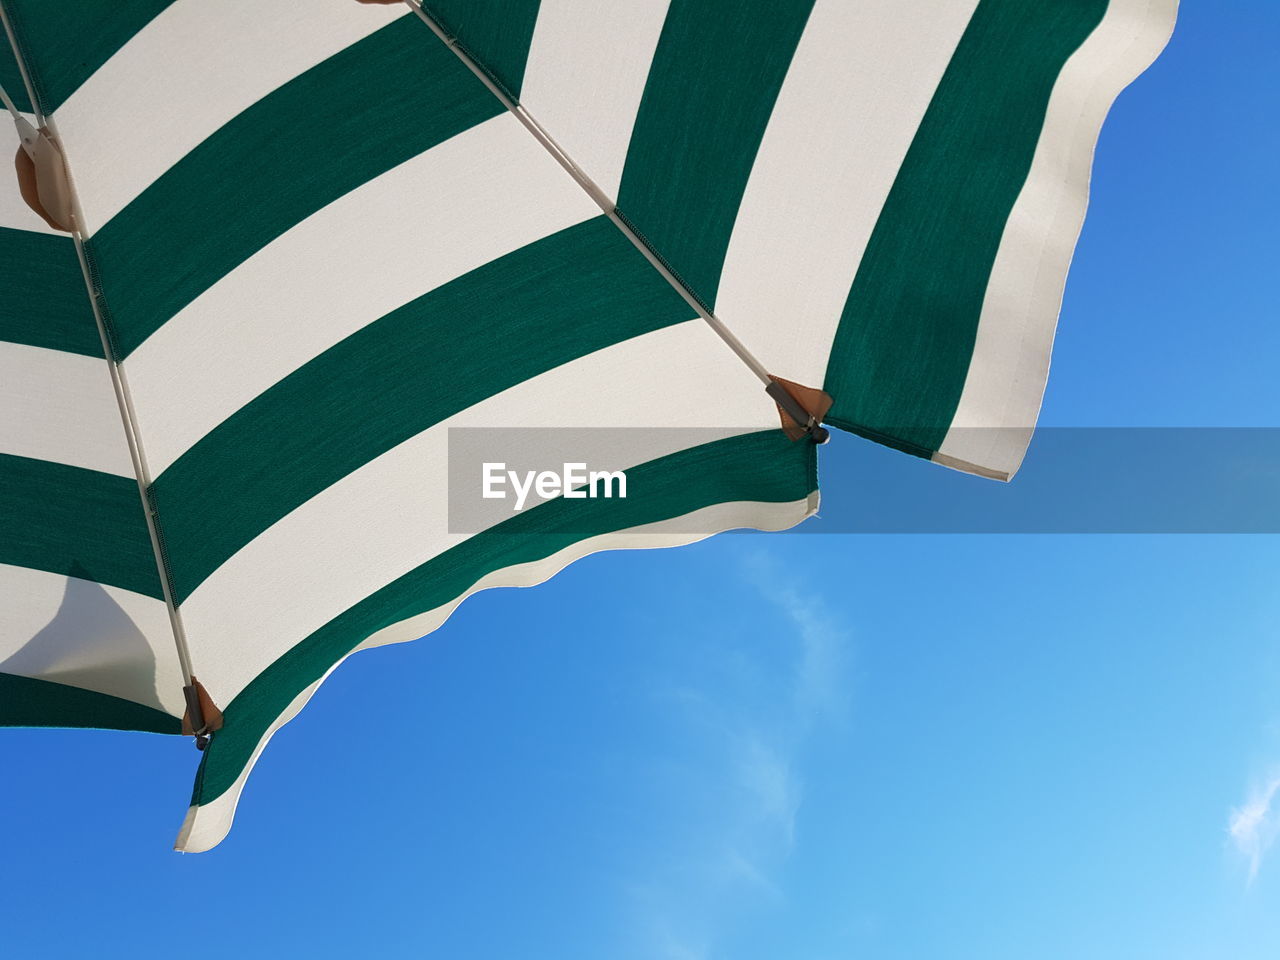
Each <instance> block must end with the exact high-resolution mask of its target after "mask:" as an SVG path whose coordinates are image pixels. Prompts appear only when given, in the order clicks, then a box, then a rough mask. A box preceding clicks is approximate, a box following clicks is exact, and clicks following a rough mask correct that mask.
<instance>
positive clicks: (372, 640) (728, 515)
mask: <svg viewBox="0 0 1280 960" xmlns="http://www.w3.org/2000/svg"><path fill="white" fill-rule="evenodd" d="M817 509H818V495H817V493H814V494H812V495H811V496H810V497H809V498H808V499H807V500H797V501H794V502H791V503H755V502H749V501H736V502H732V503H717V504H713V505H711V506H709V507H704V508H702V509H701V510H695V511H694V512H693V513H689V514H686V515H684V516H683V517H675V518H673V519H671V520H669V521H664V522H661V523H655V524H649V525H646V526H644V527H633V528H631V529H629V530H620V531H616V532H614V533H606V534H601V535H600V536H598V537H591V538H589V539H585V540H580V541H578V542H577V543H574V544H572V545H570V546H568V547H565V548H564V549H563V550H561V551H560V552H558V553H555V554H552V555H551V556H549V557H547V558H545V559H543V560H538V561H535V562H532V563H523V564H517V565H515V566H510V567H505V568H503V569H502V570H495V571H494V572H492V573H490V574H489V575H488V576H486V577H484V578H483V579H482V580H480V581H479V582H478V583H476V584H475V585H474V586H472V587H471V588H470V589H469V590H467V592H466V593H464V594H462V595H461V596H459V597H456V598H455V599H453V600H451V601H450V602H449V603H447V604H444V605H443V606H440V607H437V608H436V609H434V610H430V611H427V612H426V613H423V614H420V615H418V616H416V617H410V618H409V619H407V620H402V621H400V622H399V623H396V624H392V625H391V626H389V627H387V628H385V629H383V630H380V631H378V632H377V633H375V634H374V635H373V636H371V637H369V638H368V639H367V640H365V641H364V643H362V644H360V646H359V647H357V648H356V649H357V650H364V649H368V648H370V647H375V646H381V645H384V644H388V643H404V642H407V641H409V640H416V639H417V638H419V637H423V636H426V635H427V634H429V633H431V632H432V631H434V630H436V629H438V628H439V627H440V625H441V624H443V623H444V622H445V620H447V619H448V618H449V616H450V614H452V613H453V611H454V610H455V609H457V607H458V605H459V604H461V603H462V601H463V600H465V599H466V598H467V597H469V596H471V595H472V594H475V593H479V592H480V591H481V590H488V589H491V588H493V587H530V586H534V585H536V584H539V583H543V582H544V581H546V580H549V579H551V578H552V577H553V576H555V575H556V574H557V573H559V572H560V571H561V570H563V569H564V568H565V567H567V566H569V564H571V563H573V562H574V561H575V560H580V559H581V558H583V557H586V556H588V555H590V554H593V553H600V552H601V551H604V550H623V549H652V548H657V547H675V546H681V545H683V544H688V543H693V542H695V541H697V540H701V539H705V538H706V537H707V536H711V535H712V533H713V532H719V531H724V530H733V529H737V528H741V527H750V528H753V529H756V530H785V529H787V528H788V527H792V526H794V525H795V524H797V523H799V522H800V521H802V520H804V519H805V518H806V517H809V516H812V515H813V514H814V513H815V512H817ZM690 530H701V531H704V532H703V533H690V532H689V531H690ZM353 652H354V651H353ZM343 659H344V660H345V659H346V658H345V657H344V658H343ZM341 663H342V661H341V660H340V661H338V663H335V664H334V665H333V666H332V667H330V668H329V670H328V671H327V672H326V673H325V675H324V676H323V677H321V678H320V679H319V680H317V681H316V682H315V683H313V684H311V686H309V687H307V688H306V689H305V690H303V691H302V692H301V693H300V694H298V696H297V697H295V698H294V700H293V702H292V703H290V704H289V706H288V707H287V708H286V709H285V710H284V712H283V713H281V714H280V716H279V717H278V718H276V720H275V722H274V723H273V724H272V725H271V727H270V728H269V729H268V730H267V732H266V733H265V734H264V735H263V736H262V738H261V739H260V740H259V741H258V744H257V746H256V747H255V748H254V751H253V755H252V756H251V757H250V759H249V762H248V763H247V764H246V765H245V768H244V770H242V771H241V772H240V776H239V777H237V778H236V780H235V782H234V783H233V784H232V785H231V787H230V788H229V789H228V790H227V791H226V792H225V793H223V794H221V795H220V796H219V797H217V798H216V799H215V800H213V801H212V802H210V803H207V804H204V805H203V806H193V807H189V808H188V809H187V815H186V818H185V819H184V820H183V823H182V829H181V830H180V831H179V833H178V839H177V841H176V842H175V844H174V849H176V850H182V851H186V852H188V853H200V852H203V851H205V850H210V849H212V848H213V847H215V846H217V845H218V844H219V843H221V842H222V840H223V839H224V838H225V837H226V836H227V834H228V833H229V832H230V830H231V824H232V821H233V820H234V818H235V813H236V805H237V804H238V803H239V801H240V794H241V791H243V790H244V785H245V782H246V781H247V780H248V779H249V774H250V773H251V772H252V770H253V766H254V764H255V763H257V761H258V757H260V756H261V755H262V751H263V749H264V748H265V747H266V745H267V743H268V742H269V741H270V740H271V738H272V736H274V735H275V733H276V731H277V730H279V729H280V728H281V727H283V726H284V725H285V724H286V723H288V722H289V721H290V720H292V719H293V718H294V717H296V716H297V715H298V713H299V712H300V711H301V710H302V708H303V707H304V706H306V704H307V701H308V700H310V699H311V697H312V695H313V694H314V693H315V692H316V690H318V689H319V688H320V685H321V684H322V683H324V681H325V680H326V679H328V677H329V674H331V673H332V672H333V671H334V670H335V669H337V667H338V666H339V665H340V664H341ZM215 736H216V734H215Z"/></svg>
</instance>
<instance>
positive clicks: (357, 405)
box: [152, 216, 690, 602]
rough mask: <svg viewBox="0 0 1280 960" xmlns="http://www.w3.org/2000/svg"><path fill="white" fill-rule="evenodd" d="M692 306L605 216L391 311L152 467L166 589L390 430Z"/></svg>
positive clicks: (387, 443)
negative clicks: (166, 463) (167, 462)
mask: <svg viewBox="0 0 1280 960" xmlns="http://www.w3.org/2000/svg"><path fill="white" fill-rule="evenodd" d="M689 313H690V310H689V308H688V306H686V305H685V303H684V301H682V300H681V299H680V298H679V296H678V295H677V294H676V293H675V292H674V291H673V290H672V289H671V287H670V286H668V285H667V284H666V283H665V282H664V281H663V280H662V278H661V277H660V276H659V275H658V274H657V273H655V272H654V270H653V269H652V268H651V267H650V266H649V264H648V263H647V262H646V261H645V259H644V258H643V257H642V256H641V255H640V253H639V252H638V251H637V250H636V249H635V248H634V247H633V246H631V244H629V243H628V242H627V240H626V238H625V237H624V236H623V235H622V234H621V233H619V232H618V230H617V229H616V228H615V227H614V226H613V224H612V223H610V222H609V220H608V219H606V218H605V217H603V216H601V217H596V218H594V219H592V220H588V221H586V222H584V223H581V224H578V225H577V226H573V227H569V228H567V229H565V230H562V231H560V232H559V233H556V234H552V235H551V236H550V237H547V238H545V239H543V240H539V241H537V242H535V243H532V244H529V245H528V246H526V247H523V248H521V249H520V250H516V251H515V252H513V253H510V254H507V255H506V256H504V257H501V258H499V259H497V260H495V261H493V262H491V263H489V264H486V265H485V266H483V267H480V268H479V269H477V270H473V271H472V272H471V273H468V274H466V275H464V276H462V277H459V278H458V279H456V280H453V281H451V282H450V283H447V284H445V285H444V286H441V287H438V288H436V289H435V290H432V291H431V292H430V293H427V294H425V295H424V296H421V297H419V298H418V299H417V300H413V301H411V302H410V303H408V304H406V305H405V306H403V307H401V308H399V309H398V310H395V311H393V312H392V313H390V314H387V315H386V316H385V317H383V318H381V319H380V320H377V321H375V322H374V323H372V324H370V325H369V326H367V327H365V328H364V329H362V330H360V331H359V332H357V333H355V334H353V335H352V336H350V337H348V338H347V339H346V340H344V341H342V342H341V343H339V344H338V345H337V346H335V347H333V348H331V349H330V350H328V351H327V352H325V353H324V354H321V355H320V356H319V357H317V358H315V359H314V360H312V361H311V362H310V363H308V364H306V365H305V366H303V367H301V368H300V369H298V370H296V371H294V373H293V374H291V375H290V376H288V377H286V378H285V379H284V380H282V381H280V382H279V383H277V384H276V385H275V386H273V387H272V388H271V389H269V390H267V391H266V392H265V393H263V394H262V395H261V396H259V397H257V398H256V399H255V400H253V401H252V402H251V403H249V404H247V405H246V406H244V407H242V408H241V409H240V410H239V411H237V412H236V413H235V414H234V415H232V416H231V417H229V418H228V419H227V420H225V421H223V423H222V424H220V425H219V426H218V427H217V428H215V429H214V430H212V431H211V432H210V433H208V434H207V435H205V436H204V437H203V438H202V439H201V440H200V441H199V442H198V443H197V444H196V445H195V446H193V447H192V448H191V449H190V450H188V451H187V452H186V453H184V454H183V455H182V456H181V457H180V458H179V459H178V460H177V461H176V462H174V463H173V464H172V465H171V466H170V467H169V468H168V469H167V470H165V471H164V473H163V474H161V475H160V476H159V477H158V478H157V479H156V481H155V483H154V484H153V487H152V492H153V495H154V497H155V504H156V508H157V511H158V513H159V515H160V517H161V519H162V525H163V533H164V538H165V542H166V545H167V549H168V554H169V556H170V559H171V564H172V571H173V578H174V588H175V591H176V596H177V599H178V600H179V602H181V601H182V600H183V599H185V598H186V597H187V596H189V595H190V593H191V591H192V590H194V589H195V588H196V587H197V586H198V585H199V584H200V582H201V581H202V580H204V578H205V577H207V576H208V575H209V574H210V573H212V572H213V571H214V570H215V569H216V568H217V567H218V566H219V565H220V564H221V563H222V562H223V561H224V560H226V559H227V558H228V557H230V556H231V555H232V554H234V553H235V552H236V551H237V550H239V549H240V548H241V547H243V546H244V545H245V544H246V543H248V542H249V541H250V540H252V539H253V538H254V537H255V536H257V535H258V534H259V533H261V532H262V531H263V530H265V529H266V528H267V527H269V526H270V525H271V524H273V523H274V522H276V521H277V520H279V519H280V518H281V517H283V516H284V515H285V514H287V513H289V512H290V511H291V510H293V509H294V508H296V507H298V506H299V505H300V504H302V503H304V502H305V501H307V500H309V499H310V498H311V497H312V496H314V495H315V494H317V493H319V492H320V491H321V490H323V489H325V488H326V487H328V486H329V485H330V484H332V483H334V482H336V481H337V480H340V479H341V478H342V477H344V476H346V475H347V474H349V473H351V472H352V471H353V470H356V469H358V468H359V467H361V466H362V465H364V464H365V463H367V462H368V461H370V460H372V459H373V458H374V457H377V456H378V455H379V454H382V453H384V452H385V451H387V450H389V449H391V448H392V447H393V446H395V445H396V444H398V443H401V442H402V441H404V440H407V439H408V438H410V437H412V436H414V435H415V434H417V433H420V432H421V431H423V430H425V429H427V428H428V427H430V426H431V425H432V424H436V423H439V422H440V421H442V420H444V419H445V418H446V417H449V416H450V415H452V414H454V413H457V412H458V411H459V410H463V409H465V408H466V407H469V406H471V405H472V404H475V403H478V402H480V401H481V400H484V399H485V398H486V397H490V396H492V395H493V394H495V393H498V392H500V391H502V390H505V389H507V388H508V387H512V386H515V385H516V384H518V383H520V382H522V381H524V380H527V379H529V378H530V377H534V376H537V375H538V374H540V373H542V372H544V371H546V370H550V369H551V368H552V367H556V366H559V365H560V364H562V363H566V362H568V361H570V360H573V359H575V358H577V357H580V356H584V355H586V354H588V353H591V352H592V351H594V350H599V349H601V348H602V347H606V346H609V345H610V344H614V343H618V342H619V341H622V340H626V339H628V338H630V337H635V336H639V335H640V334H643V333H648V332H650V331H652V330H657V329H659V328H660V327H665V326H668V325H670V324H673V323H678V322H680V321H684V320H688V319H689ZM656 374H657V371H638V372H637V376H641V375H650V376H652V375H656Z"/></svg>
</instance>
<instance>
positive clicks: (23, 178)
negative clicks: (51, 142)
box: [13, 147, 71, 233]
mask: <svg viewBox="0 0 1280 960" xmlns="http://www.w3.org/2000/svg"><path fill="white" fill-rule="evenodd" d="M13 168H14V170H16V171H17V173H18V192H19V193H21V194H22V199H23V202H24V203H26V205H27V206H28V207H30V208H31V209H32V210H34V211H35V212H36V214H37V215H38V216H39V217H40V219H41V220H43V221H44V222H45V223H47V224H48V225H49V226H51V227H53V229H55V230H61V231H63V232H65V233H70V232H71V228H70V227H68V226H64V225H63V224H61V223H59V222H58V221H57V220H54V219H53V217H51V216H49V212H48V211H47V210H45V208H44V206H43V204H41V203H40V187H39V185H38V184H37V183H36V165H35V161H34V160H32V159H31V158H30V157H29V156H27V151H25V150H23V149H22V147H19V148H18V155H17V156H16V157H14V158H13Z"/></svg>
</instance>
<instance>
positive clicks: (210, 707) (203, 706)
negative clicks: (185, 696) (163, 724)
mask: <svg viewBox="0 0 1280 960" xmlns="http://www.w3.org/2000/svg"><path fill="white" fill-rule="evenodd" d="M191 683H192V685H193V686H194V687H195V688H196V696H198V697H199V698H200V711H201V712H202V713H203V714H204V722H205V729H204V732H205V733H209V732H210V731H212V730H221V729H222V711H221V710H219V709H218V705H217V704H216V703H214V702H213V697H211V696H209V691H208V690H206V689H205V688H204V684H203V683H201V682H200V681H199V680H197V679H196V678H195V677H192V678H191ZM182 733H183V735H184V736H188V737H194V736H195V735H196V732H195V730H194V729H193V728H192V726H191V717H190V716H189V715H188V712H187V711H183V714H182Z"/></svg>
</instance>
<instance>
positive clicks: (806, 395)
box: [769, 374, 834, 440]
mask: <svg viewBox="0 0 1280 960" xmlns="http://www.w3.org/2000/svg"><path fill="white" fill-rule="evenodd" d="M769 379H770V380H772V381H773V382H774V383H780V384H782V386H783V388H784V389H785V390H786V391H787V393H789V394H791V396H793V397H794V398H795V400H796V402H797V403H798V404H800V406H802V407H803V408H804V409H805V410H807V411H808V412H809V415H810V416H812V417H813V419H814V420H816V421H818V422H819V423H821V422H822V418H823V417H825V416H826V415H827V411H828V410H830V409H831V404H832V403H833V402H834V401H833V400H832V399H831V396H830V395H829V394H827V393H826V392H824V391H822V390H819V389H818V388H817V387H806V386H804V385H803V384H800V383H793V382H792V381H790V380H783V379H782V377H775V376H773V375H772V374H770V375H769ZM774 406H776V407H778V419H779V420H781V421H782V432H783V433H785V434H786V435H787V437H788V438H789V439H791V440H799V439H800V438H801V437H803V436H804V435H805V429H804V424H801V423H796V422H795V421H794V420H792V419H791V417H790V415H788V413H787V411H785V410H783V409H782V407H780V406H778V405H777V404H774Z"/></svg>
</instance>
